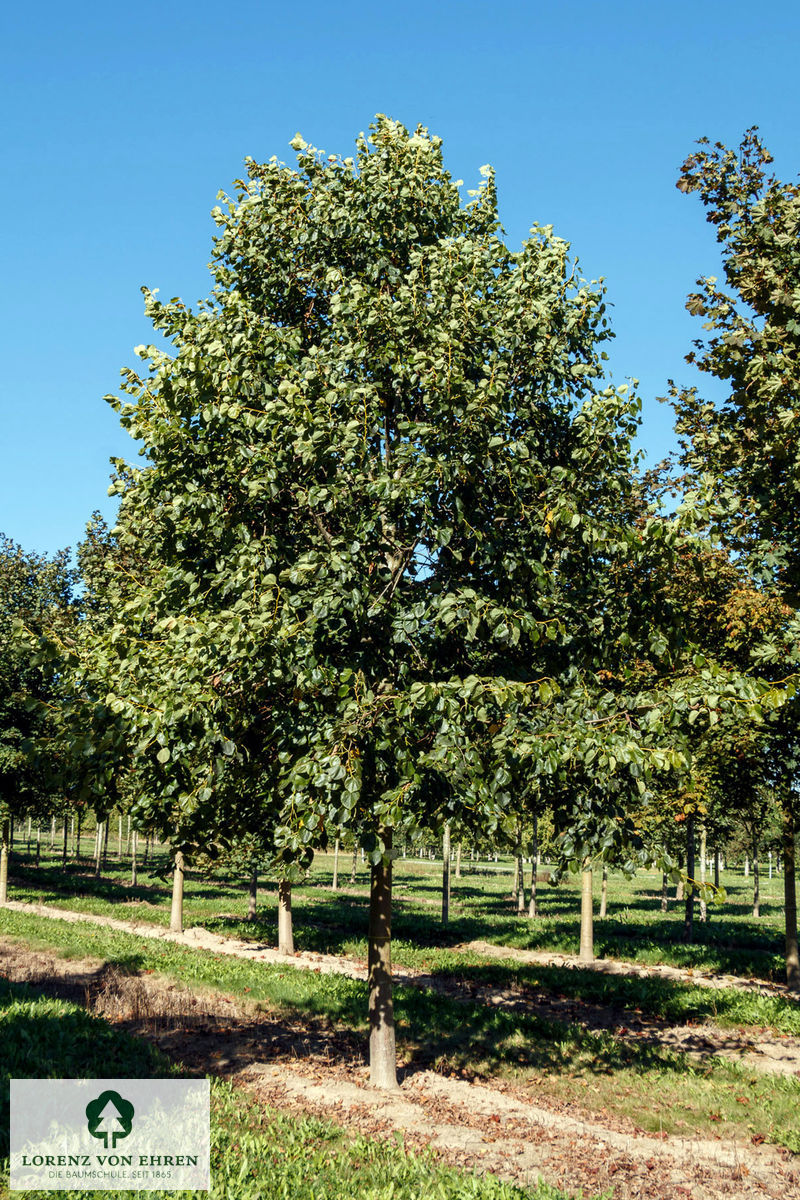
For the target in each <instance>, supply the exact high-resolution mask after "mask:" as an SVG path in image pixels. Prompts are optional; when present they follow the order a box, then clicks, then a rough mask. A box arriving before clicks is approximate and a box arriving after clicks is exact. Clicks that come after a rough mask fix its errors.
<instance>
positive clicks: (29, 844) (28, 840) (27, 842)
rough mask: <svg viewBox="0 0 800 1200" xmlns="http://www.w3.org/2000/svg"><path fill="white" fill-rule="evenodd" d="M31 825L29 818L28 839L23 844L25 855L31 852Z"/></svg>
mask: <svg viewBox="0 0 800 1200" xmlns="http://www.w3.org/2000/svg"><path fill="white" fill-rule="evenodd" d="M31 824H32V822H31V818H30V817H28V839H27V841H26V843H25V852H26V854H30V852H31Z"/></svg>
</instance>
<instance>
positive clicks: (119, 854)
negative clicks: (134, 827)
mask: <svg viewBox="0 0 800 1200" xmlns="http://www.w3.org/2000/svg"><path fill="white" fill-rule="evenodd" d="M117 858H118V859H119V861H120V862H122V813H120V814H119V828H118V830H117Z"/></svg>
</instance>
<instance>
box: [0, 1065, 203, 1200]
mask: <svg viewBox="0 0 800 1200" xmlns="http://www.w3.org/2000/svg"><path fill="white" fill-rule="evenodd" d="M10 1132H11V1181H10V1182H11V1191H12V1192H14V1191H27V1190H33V1189H38V1190H40V1191H50V1192H64V1191H75V1192H92V1191H97V1192H102V1191H105V1192H120V1191H156V1190H161V1191H165V1192H170V1191H181V1190H195V1191H208V1190H209V1188H210V1186H211V1169H210V1142H211V1136H210V1132H211V1131H210V1094H209V1082H208V1080H207V1079H12V1080H11V1131H10Z"/></svg>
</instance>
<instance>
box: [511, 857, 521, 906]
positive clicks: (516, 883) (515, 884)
mask: <svg viewBox="0 0 800 1200" xmlns="http://www.w3.org/2000/svg"><path fill="white" fill-rule="evenodd" d="M511 895H512V896H518V895H519V859H518V858H517V856H516V854H515V855H514V882H513V883H512V885H511Z"/></svg>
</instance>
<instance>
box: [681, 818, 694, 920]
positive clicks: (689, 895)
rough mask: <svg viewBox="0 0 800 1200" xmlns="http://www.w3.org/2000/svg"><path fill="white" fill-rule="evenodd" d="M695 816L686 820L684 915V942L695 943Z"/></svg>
mask: <svg viewBox="0 0 800 1200" xmlns="http://www.w3.org/2000/svg"><path fill="white" fill-rule="evenodd" d="M694 872H695V865H694V814H692V815H691V816H689V817H687V818H686V874H687V876H688V879H687V883H686V907H685V909H684V914H683V940H684V941H685V942H693V941H694Z"/></svg>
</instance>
